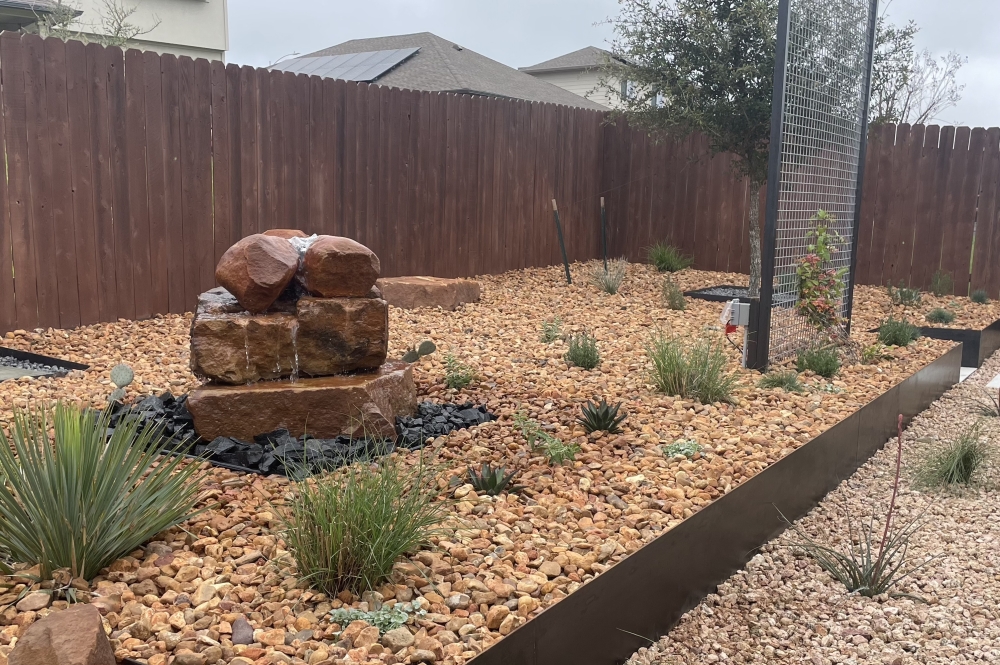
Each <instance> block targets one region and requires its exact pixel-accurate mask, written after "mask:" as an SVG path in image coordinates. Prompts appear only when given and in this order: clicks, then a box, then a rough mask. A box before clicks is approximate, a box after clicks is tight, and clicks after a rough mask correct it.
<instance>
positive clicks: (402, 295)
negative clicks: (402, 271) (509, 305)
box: [377, 277, 481, 310]
mask: <svg viewBox="0 0 1000 665" xmlns="http://www.w3.org/2000/svg"><path fill="white" fill-rule="evenodd" d="M377 284H378V287H379V288H380V289H381V290H382V297H383V298H385V301H386V302H387V303H389V304H390V305H392V306H393V307H399V308H400V309H416V308H418V307H440V308H441V309H447V310H455V309H457V308H458V306H459V305H464V304H465V303H469V302H479V295H480V291H481V289H480V286H479V282H477V281H475V280H473V279H445V278H443V277H384V278H382V279H380V280H378V282H377Z"/></svg>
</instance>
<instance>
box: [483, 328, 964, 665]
mask: <svg viewBox="0 0 1000 665" xmlns="http://www.w3.org/2000/svg"><path fill="white" fill-rule="evenodd" d="M961 355H962V351H961V348H960V346H955V347H954V348H952V349H951V350H950V351H948V353H946V354H945V355H943V356H942V357H940V358H938V359H937V360H935V361H934V362H932V363H930V364H929V365H927V366H926V367H924V368H923V369H921V370H920V371H918V372H917V373H916V374H914V375H913V376H910V377H909V378H907V379H906V380H905V381H903V382H902V383H900V384H899V385H897V386H894V387H893V388H890V389H889V390H888V391H886V392H885V393H883V394H882V395H881V396H879V397H878V398H876V399H875V400H873V401H872V402H869V403H868V404H866V405H865V406H863V407H862V408H861V409H859V410H858V411H857V412H855V413H853V414H851V415H850V416H848V417H847V418H846V419H845V420H843V421H841V422H839V423H838V424H836V425H834V426H833V427H831V428H830V429H828V430H826V431H825V432H823V433H822V434H820V435H819V436H817V437H816V438H814V439H812V440H811V441H809V442H808V443H806V444H805V445H803V446H802V447H801V448H799V449H797V450H796V451H795V452H793V453H791V454H790V455H788V456H787V457H785V458H783V459H781V460H779V461H778V462H776V463H775V464H772V465H771V466H769V467H768V468H766V469H764V470H763V471H761V472H760V473H758V474H757V475H756V476H754V477H753V478H751V479H749V480H747V481H746V482H745V483H743V484H742V485H739V486H738V487H736V488H735V489H734V490H732V491H731V492H730V493H729V494H726V495H725V496H723V497H721V498H719V499H717V500H716V501H714V502H713V503H711V504H710V505H708V506H706V507H705V508H703V509H702V510H700V511H698V512H697V513H695V514H694V515H692V516H691V517H689V518H688V519H686V520H684V521H683V522H681V523H680V524H678V525H677V526H676V527H674V528H673V529H671V530H669V531H668V532H666V533H664V534H663V535H662V536H659V537H658V538H656V539H655V540H653V541H651V542H650V543H648V544H647V545H645V546H643V547H642V548H641V549H639V550H638V551H637V552H635V553H634V554H632V555H631V556H629V557H627V558H626V559H625V560H623V561H621V562H620V563H618V564H617V565H615V566H614V567H612V568H610V569H609V570H607V571H606V572H604V573H603V574H601V575H600V576H598V577H597V578H595V579H594V580H592V581H591V582H589V583H588V584H585V585H584V586H583V587H581V588H580V589H578V590H577V591H576V592H574V593H572V594H570V595H569V596H567V597H566V598H564V599H563V600H561V601H559V602H558V603H556V604H555V605H553V606H552V607H550V608H548V609H547V610H545V611H544V612H542V613H541V614H539V615H538V616H537V617H536V618H534V619H532V620H531V621H529V622H527V623H526V624H524V625H523V626H521V627H519V628H518V629H517V630H515V631H514V632H513V633H511V634H510V635H508V636H507V637H505V638H503V639H502V640H500V641H499V642H498V643H496V644H494V645H493V646H492V647H490V648H489V649H487V650H486V651H484V652H483V653H481V654H480V655H478V656H476V657H475V658H474V659H473V660H471V661H470V663H469V665H591V664H592V665H612V664H618V663H623V662H625V660H626V659H627V658H628V657H629V656H631V655H632V654H633V653H634V652H635V651H636V650H637V649H639V648H640V647H642V646H647V645H648V644H649V641H650V640H656V639H658V638H659V637H660V636H661V635H663V634H665V633H666V632H668V631H669V630H670V629H671V628H672V627H673V626H674V625H675V624H676V623H677V621H678V620H679V619H680V617H681V616H682V615H683V614H684V612H686V611H687V610H689V609H691V608H692V607H695V606H696V605H697V604H698V603H699V602H701V600H702V598H704V597H705V595H707V594H709V593H712V592H713V591H714V590H715V588H716V587H717V586H718V584H720V583H721V582H723V581H724V580H726V579H727V578H728V577H729V576H730V575H731V574H732V573H734V572H735V571H737V570H739V569H740V568H742V567H743V565H744V564H745V563H746V562H747V561H749V560H750V558H751V557H752V556H753V554H754V551H755V550H756V549H757V548H758V547H760V546H761V545H763V544H764V543H766V542H767V541H769V540H771V539H772V538H774V536H776V535H778V534H779V533H781V531H782V530H783V529H784V523H783V522H782V521H781V519H780V517H779V516H778V510H780V511H781V512H782V513H783V514H784V515H785V516H786V517H787V518H788V519H790V520H795V519H798V518H799V517H802V516H803V515H805V514H806V513H807V512H808V511H809V510H811V509H812V508H813V507H814V506H816V504H817V503H818V502H819V501H820V500H821V499H822V498H823V497H824V496H825V495H826V494H827V492H829V491H830V490H832V489H834V488H835V487H836V486H837V485H838V484H839V483H840V482H841V481H842V480H844V479H845V478H847V477H849V476H850V475H851V474H852V473H854V471H856V470H857V469H858V468H859V467H860V466H861V465H862V464H864V463H865V462H866V461H867V460H868V458H869V457H871V455H872V454H874V453H875V451H876V450H878V449H880V448H881V447H882V446H883V445H885V442H886V441H887V440H888V439H889V438H890V437H891V436H892V434H893V432H894V431H895V427H896V414H898V413H903V414H904V416H905V417H906V418H907V421H909V419H911V418H912V417H913V416H914V415H916V414H917V413H919V412H921V411H923V410H924V409H925V408H927V407H928V406H929V405H930V404H931V402H933V401H934V400H935V399H937V398H938V397H940V396H941V394H943V393H944V392H945V391H946V390H947V389H948V388H949V387H951V386H952V385H954V384H955V383H957V382H958V378H959V370H960V367H961V365H960V358H961Z"/></svg>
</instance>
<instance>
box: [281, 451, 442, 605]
mask: <svg viewBox="0 0 1000 665" xmlns="http://www.w3.org/2000/svg"><path fill="white" fill-rule="evenodd" d="M432 475H433V474H432V473H431V471H430V470H429V468H428V467H427V466H426V465H425V464H424V462H423V460H421V461H420V463H418V464H416V465H409V464H407V463H405V462H404V461H403V459H402V458H401V457H400V456H398V455H385V456H382V457H380V458H378V459H377V461H375V462H358V463H356V464H352V465H350V466H346V467H343V468H341V469H339V470H337V471H335V472H333V473H330V474H326V475H322V476H314V477H313V478H311V479H309V480H305V481H302V482H299V483H297V484H296V485H295V486H294V491H293V493H292V498H291V499H290V501H289V504H288V507H289V513H288V516H287V517H286V518H285V524H284V538H285V542H286V543H288V550H289V551H290V552H291V553H292V555H293V556H294V557H295V561H296V563H297V565H298V568H299V573H300V574H301V575H302V577H303V578H304V579H305V580H307V581H308V582H309V583H310V584H311V585H312V586H314V587H316V588H318V589H320V590H322V591H323V592H324V593H327V594H329V595H331V596H333V595H336V594H337V593H339V592H340V591H344V590H349V591H352V592H354V593H360V592H363V591H367V590H369V589H374V588H376V587H378V586H379V585H380V584H382V583H383V582H384V581H385V580H387V579H388V578H389V575H390V574H391V573H392V566H393V564H394V563H396V561H398V560H399V558H400V557H402V556H403V555H404V554H407V553H409V552H414V551H416V550H417V549H419V548H421V547H424V546H426V545H429V544H430V541H431V538H432V537H433V536H436V535H439V534H441V533H443V530H442V528H441V527H440V525H441V523H442V522H443V521H444V519H445V518H446V517H447V516H448V510H447V507H446V504H444V503H442V502H436V501H435V500H434V499H435V495H436V490H435V489H434V488H435V487H436V483H434V482H432V478H431V476H432Z"/></svg>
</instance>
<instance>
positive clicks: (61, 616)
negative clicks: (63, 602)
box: [7, 604, 115, 665]
mask: <svg viewBox="0 0 1000 665" xmlns="http://www.w3.org/2000/svg"><path fill="white" fill-rule="evenodd" d="M7 662H8V665H115V653H114V650H113V649H112V648H111V642H109V641H108V636H107V635H106V634H105V633H104V625H103V624H102V622H101V613H100V612H99V611H98V610H97V608H96V607H93V606H91V605H85V604H78V605H71V606H70V607H69V608H67V609H65V610H62V611H59V612H53V613H52V614H49V615H48V616H46V617H43V618H41V619H39V620H38V621H36V622H35V623H33V624H31V626H30V627H29V628H28V630H27V631H25V633H24V635H22V636H21V638H20V639H18V641H17V645H16V646H15V647H14V650H13V651H11V652H10V655H9V656H8V657H7Z"/></svg>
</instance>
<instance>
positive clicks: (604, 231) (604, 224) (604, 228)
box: [601, 196, 608, 273]
mask: <svg viewBox="0 0 1000 665" xmlns="http://www.w3.org/2000/svg"><path fill="white" fill-rule="evenodd" d="M601 247H603V249H604V272H605V273H607V272H608V218H607V215H606V214H605V212H604V197H603V196H602V197H601Z"/></svg>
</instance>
